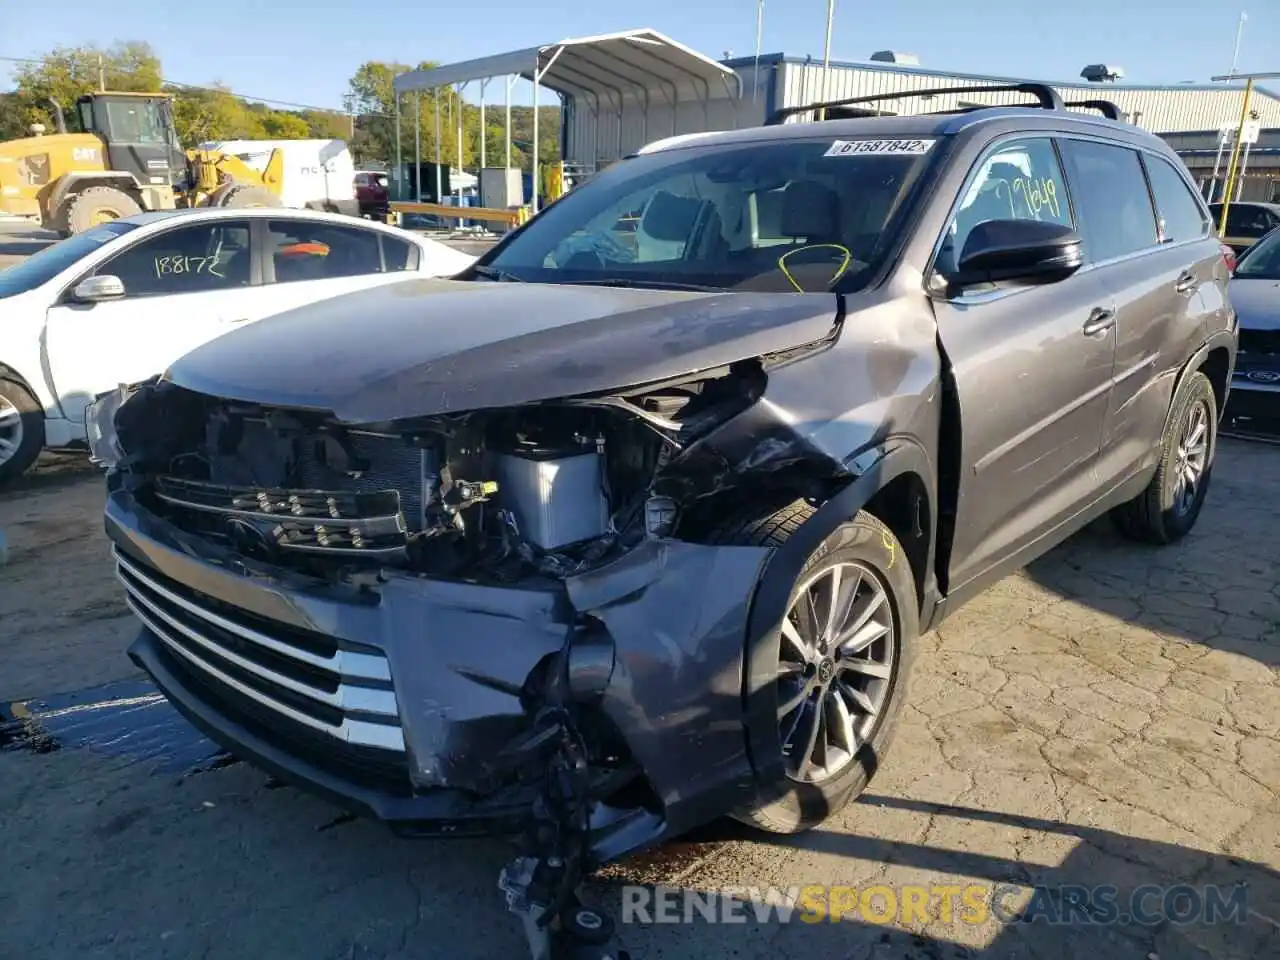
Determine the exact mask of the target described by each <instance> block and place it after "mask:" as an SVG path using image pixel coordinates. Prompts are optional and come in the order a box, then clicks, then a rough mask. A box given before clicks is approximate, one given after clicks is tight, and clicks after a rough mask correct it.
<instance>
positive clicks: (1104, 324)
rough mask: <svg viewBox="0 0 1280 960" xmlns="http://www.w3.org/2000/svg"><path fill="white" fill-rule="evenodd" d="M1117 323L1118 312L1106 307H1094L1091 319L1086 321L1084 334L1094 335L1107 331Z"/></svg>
mask: <svg viewBox="0 0 1280 960" xmlns="http://www.w3.org/2000/svg"><path fill="white" fill-rule="evenodd" d="M1115 325H1116V312H1115V311H1114V310H1108V309H1107V308H1106V307H1094V308H1093V312H1092V313H1090V314H1089V319H1088V320H1086V321H1085V322H1084V328H1083V329H1084V335H1085V336H1086V337H1094V336H1097V335H1098V334H1100V333H1106V332H1107V331H1108V330H1110V329H1111V328H1112V327H1114V326H1115Z"/></svg>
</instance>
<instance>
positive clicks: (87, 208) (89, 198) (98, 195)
mask: <svg viewBox="0 0 1280 960" xmlns="http://www.w3.org/2000/svg"><path fill="white" fill-rule="evenodd" d="M141 212H142V207H141V206H140V205H139V204H138V201H136V200H134V199H133V197H131V196H129V195H128V194H127V193H125V192H124V191H123V190H117V189H116V188H115V187H89V188H87V189H85V190H82V191H80V192H79V193H77V194H76V195H75V196H74V197H72V198H71V199H70V200H68V201H67V204H66V213H65V214H63V217H64V218H65V219H64V222H65V224H66V229H67V230H68V231H70V233H72V234H77V233H83V232H84V231H86V230H91V229H92V228H94V227H96V226H98V225H99V224H102V223H110V222H111V221H112V220H119V219H121V218H123V217H132V216H134V215H135V214H138V213H141Z"/></svg>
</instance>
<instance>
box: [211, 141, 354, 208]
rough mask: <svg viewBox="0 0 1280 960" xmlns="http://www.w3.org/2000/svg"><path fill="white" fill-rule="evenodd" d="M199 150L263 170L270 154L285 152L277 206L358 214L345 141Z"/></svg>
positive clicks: (218, 144)
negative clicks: (233, 158) (223, 154)
mask: <svg viewBox="0 0 1280 960" xmlns="http://www.w3.org/2000/svg"><path fill="white" fill-rule="evenodd" d="M200 149H202V150H220V151H223V152H224V153H230V154H233V155H234V156H236V157H238V158H240V159H241V160H243V161H244V162H245V163H246V164H247V165H248V166H250V167H252V168H253V169H254V170H263V169H265V167H266V165H267V161H268V160H269V159H270V157H271V151H273V150H281V151H283V153H284V186H283V188H282V189H281V191H280V203H281V205H282V206H285V207H294V208H296V209H299V210H302V209H307V210H328V211H329V212H331V213H345V214H349V215H351V216H353V217H355V216H359V215H360V204H359V202H358V201H357V199H356V188H355V172H356V171H355V163H354V162H353V161H352V159H351V151H350V150H349V149H348V148H347V144H346V141H344V140H207V141H205V142H204V143H201V144H200Z"/></svg>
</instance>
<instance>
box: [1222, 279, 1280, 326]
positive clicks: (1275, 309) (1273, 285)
mask: <svg viewBox="0 0 1280 960" xmlns="http://www.w3.org/2000/svg"><path fill="white" fill-rule="evenodd" d="M1227 290H1228V294H1229V295H1230V297H1231V306H1232V307H1234V308H1235V311H1236V315H1237V316H1239V318H1240V326H1241V327H1243V328H1244V329H1246V330H1280V280H1263V279H1261V278H1259V279H1256V280H1254V279H1250V278H1248V277H1234V278H1232V280H1231V284H1230V286H1229V287H1228V288H1227Z"/></svg>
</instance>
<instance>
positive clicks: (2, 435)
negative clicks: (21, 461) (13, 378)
mask: <svg viewBox="0 0 1280 960" xmlns="http://www.w3.org/2000/svg"><path fill="white" fill-rule="evenodd" d="M22 434H23V429H22V412H21V411H20V410H19V409H18V408H17V407H16V406H14V405H13V403H12V401H10V400H9V399H7V398H6V397H0V465H3V464H5V463H8V462H9V461H10V460H12V459H13V457H14V456H15V455H16V454H17V452H18V448H19V447H21V446H22Z"/></svg>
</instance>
